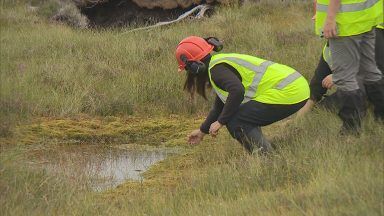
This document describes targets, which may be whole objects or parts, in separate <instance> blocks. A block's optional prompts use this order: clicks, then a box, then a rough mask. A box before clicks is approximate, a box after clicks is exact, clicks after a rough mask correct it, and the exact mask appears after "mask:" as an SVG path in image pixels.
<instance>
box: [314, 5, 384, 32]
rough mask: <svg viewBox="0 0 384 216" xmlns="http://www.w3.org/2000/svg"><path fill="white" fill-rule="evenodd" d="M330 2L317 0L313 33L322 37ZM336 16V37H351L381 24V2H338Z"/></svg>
mask: <svg viewBox="0 0 384 216" xmlns="http://www.w3.org/2000/svg"><path fill="white" fill-rule="evenodd" d="M329 1H330V0H317V5H316V22H315V31H316V34H317V35H322V31H323V28H324V23H325V20H326V18H327V12H328V6H329ZM340 1H341V5H340V8H339V10H338V12H337V14H336V24H337V35H338V36H352V35H358V34H361V33H364V32H368V31H370V30H371V29H372V28H373V27H374V26H377V25H378V24H380V23H383V0H340Z"/></svg>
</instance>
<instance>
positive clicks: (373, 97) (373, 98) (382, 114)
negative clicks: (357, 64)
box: [364, 79, 384, 121]
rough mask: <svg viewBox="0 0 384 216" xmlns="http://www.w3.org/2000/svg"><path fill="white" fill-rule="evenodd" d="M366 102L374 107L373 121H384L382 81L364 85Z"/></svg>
mask: <svg viewBox="0 0 384 216" xmlns="http://www.w3.org/2000/svg"><path fill="white" fill-rule="evenodd" d="M364 86H365V90H366V92H367V96H368V100H369V101H370V102H371V103H372V104H373V105H374V113H375V119H376V120H381V121H384V79H381V80H379V81H377V82H369V83H365V84H364Z"/></svg>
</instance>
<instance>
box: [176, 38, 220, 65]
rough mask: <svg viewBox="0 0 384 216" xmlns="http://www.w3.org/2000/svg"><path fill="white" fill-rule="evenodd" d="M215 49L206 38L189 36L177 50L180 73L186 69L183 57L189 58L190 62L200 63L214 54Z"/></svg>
mask: <svg viewBox="0 0 384 216" xmlns="http://www.w3.org/2000/svg"><path fill="white" fill-rule="evenodd" d="M213 49H214V46H213V45H212V44H209V43H208V42H207V41H206V40H205V39H204V38H201V37H196V36H189V37H187V38H185V39H183V40H182V41H181V42H180V43H179V45H177V48H176V59H177V62H178V64H179V71H182V70H184V68H185V62H184V61H183V60H182V59H181V55H184V56H185V57H187V59H188V61H200V60H201V59H203V58H204V57H205V56H207V55H208V54H209V53H210V52H212V50H213Z"/></svg>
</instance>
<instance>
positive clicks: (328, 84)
mask: <svg viewBox="0 0 384 216" xmlns="http://www.w3.org/2000/svg"><path fill="white" fill-rule="evenodd" d="M321 84H322V85H323V87H324V88H327V89H330V88H332V86H333V81H332V74H329V75H328V76H326V77H325V78H324V79H323V81H322V82H321Z"/></svg>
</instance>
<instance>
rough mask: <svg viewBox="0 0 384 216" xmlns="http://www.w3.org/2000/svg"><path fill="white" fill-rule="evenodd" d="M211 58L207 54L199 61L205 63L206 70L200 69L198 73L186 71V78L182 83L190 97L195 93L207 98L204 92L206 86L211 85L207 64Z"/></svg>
mask: <svg viewBox="0 0 384 216" xmlns="http://www.w3.org/2000/svg"><path fill="white" fill-rule="evenodd" d="M210 60H211V55H207V56H206V57H204V58H203V59H202V60H201V61H202V62H203V63H204V64H205V65H206V70H205V71H202V72H200V73H198V74H193V73H189V72H188V71H187V79H186V80H185V83H184V90H186V91H187V92H189V94H190V95H191V98H194V97H195V93H196V92H197V94H199V95H200V96H202V97H203V98H204V99H205V100H207V96H206V94H205V89H206V87H211V84H210V82H209V76H208V66H209V62H210Z"/></svg>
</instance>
